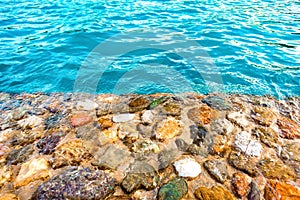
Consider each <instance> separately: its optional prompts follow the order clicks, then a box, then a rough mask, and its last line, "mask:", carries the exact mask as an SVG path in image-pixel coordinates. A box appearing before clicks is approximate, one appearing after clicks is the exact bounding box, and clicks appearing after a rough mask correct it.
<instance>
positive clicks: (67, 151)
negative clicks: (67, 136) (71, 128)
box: [51, 139, 91, 169]
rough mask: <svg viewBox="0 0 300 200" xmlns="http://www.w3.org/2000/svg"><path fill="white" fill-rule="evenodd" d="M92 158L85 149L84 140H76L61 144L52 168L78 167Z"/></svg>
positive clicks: (54, 154) (55, 154)
mask: <svg viewBox="0 0 300 200" xmlns="http://www.w3.org/2000/svg"><path fill="white" fill-rule="evenodd" d="M90 157H91V155H90V153H89V152H88V150H87V149H86V148H85V147H84V145H83V142H82V140H79V139H74V140H71V141H68V142H66V143H64V144H61V145H60V146H58V147H57V148H56V150H55V151H54V153H53V159H52V160H51V162H52V167H53V168H54V169H55V168H58V167H63V166H66V165H72V166H78V165H80V163H81V162H84V161H85V160H87V159H89V158H90Z"/></svg>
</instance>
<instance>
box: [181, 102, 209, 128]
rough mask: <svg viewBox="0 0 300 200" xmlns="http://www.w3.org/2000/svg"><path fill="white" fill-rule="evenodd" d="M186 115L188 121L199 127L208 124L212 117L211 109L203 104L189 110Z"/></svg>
mask: <svg viewBox="0 0 300 200" xmlns="http://www.w3.org/2000/svg"><path fill="white" fill-rule="evenodd" d="M187 115H188V118H189V119H190V120H192V121H193V122H194V123H195V124H196V125H200V126H201V125H204V124H209V123H210V121H211V119H212V117H213V114H212V110H211V108H210V107H208V106H207V105H205V104H204V105H201V106H199V107H196V108H192V109H190V110H189V111H188V113H187Z"/></svg>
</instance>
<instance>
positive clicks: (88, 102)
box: [76, 99, 98, 110]
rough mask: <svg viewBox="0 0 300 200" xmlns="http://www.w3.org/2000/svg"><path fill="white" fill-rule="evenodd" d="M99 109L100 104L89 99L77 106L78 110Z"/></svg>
mask: <svg viewBox="0 0 300 200" xmlns="http://www.w3.org/2000/svg"><path fill="white" fill-rule="evenodd" d="M97 107H98V104H97V103H95V102H94V101H91V100H89V99H86V100H85V101H79V102H77V106H76V108H77V109H83V110H95V109H96V108H97Z"/></svg>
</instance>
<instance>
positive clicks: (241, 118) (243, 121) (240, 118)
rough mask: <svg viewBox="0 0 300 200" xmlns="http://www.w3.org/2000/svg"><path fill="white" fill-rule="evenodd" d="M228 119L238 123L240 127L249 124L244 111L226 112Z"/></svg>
mask: <svg viewBox="0 0 300 200" xmlns="http://www.w3.org/2000/svg"><path fill="white" fill-rule="evenodd" d="M228 119H230V120H231V121H233V122H235V123H237V124H239V125H240V126H242V127H244V128H245V127H247V126H249V122H248V120H247V117H246V115H245V114H244V113H242V112H233V113H230V114H228Z"/></svg>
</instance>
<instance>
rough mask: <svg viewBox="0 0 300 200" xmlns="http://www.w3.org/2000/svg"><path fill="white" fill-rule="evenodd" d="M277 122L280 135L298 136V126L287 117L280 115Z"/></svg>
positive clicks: (292, 137) (299, 134)
mask: <svg viewBox="0 0 300 200" xmlns="http://www.w3.org/2000/svg"><path fill="white" fill-rule="evenodd" d="M277 124H278V126H279V128H280V129H281V132H282V134H281V136H282V137H284V138H287V139H295V138H298V139H299V138H300V126H299V125H298V124H297V123H296V122H294V121H293V120H291V119H289V118H285V117H282V118H280V119H278V120H277Z"/></svg>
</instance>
